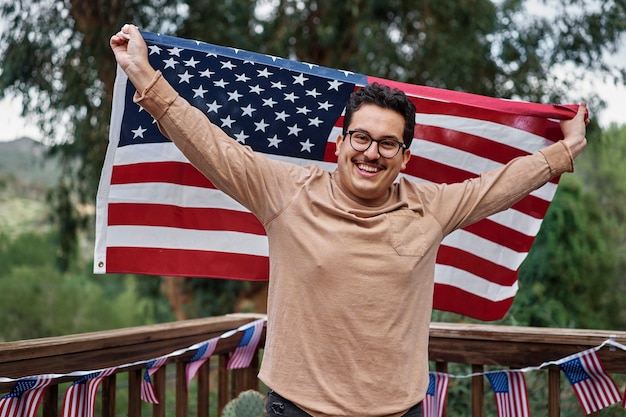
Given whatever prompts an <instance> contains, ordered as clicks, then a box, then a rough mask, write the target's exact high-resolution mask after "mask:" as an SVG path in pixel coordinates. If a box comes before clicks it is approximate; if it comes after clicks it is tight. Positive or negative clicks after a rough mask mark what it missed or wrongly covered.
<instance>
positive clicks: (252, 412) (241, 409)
mask: <svg viewBox="0 0 626 417" xmlns="http://www.w3.org/2000/svg"><path fill="white" fill-rule="evenodd" d="M264 415H265V397H264V396H263V395H262V394H261V393H259V392H257V391H254V390H248V391H243V392H242V393H240V394H239V395H238V396H237V397H236V398H233V399H232V400H230V402H229V403H228V404H226V406H225V407H224V411H222V417H263V416H264Z"/></svg>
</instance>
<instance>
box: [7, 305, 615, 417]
mask: <svg viewBox="0 0 626 417" xmlns="http://www.w3.org/2000/svg"><path fill="white" fill-rule="evenodd" d="M266 321H267V317H263V318H260V319H258V320H255V321H252V322H250V323H246V324H244V325H242V326H240V327H238V328H237V329H233V330H229V331H227V332H225V333H224V334H222V335H221V336H217V337H214V338H212V339H209V340H206V341H204V342H200V343H196V344H193V345H191V346H189V347H187V348H185V349H179V350H176V351H174V352H171V353H169V354H167V355H163V356H160V357H158V358H154V359H150V360H145V361H138V362H133V363H128V364H123V365H119V366H116V367H112V368H107V369H100V370H95V371H94V370H92V371H74V372H71V373H67V374H45V375H36V376H29V377H23V378H18V379H13V378H3V377H0V383H11V382H15V386H14V387H13V389H12V390H11V392H10V393H8V394H6V395H4V396H3V397H2V398H0V417H35V416H36V414H37V409H38V407H39V404H40V402H41V400H42V398H43V395H44V393H45V391H46V389H47V388H48V386H50V385H51V384H52V382H53V381H54V380H55V379H59V378H68V377H69V378H75V380H74V382H73V383H72V384H71V385H70V387H69V388H68V389H67V391H66V393H65V396H64V399H63V408H62V410H63V413H62V417H79V416H80V417H93V416H94V409H95V399H96V393H97V391H98V387H99V385H100V383H101V382H102V381H103V380H104V379H105V378H106V377H107V376H109V375H112V374H114V373H116V372H118V371H122V370H123V369H126V368H130V367H136V366H142V365H145V366H146V369H145V371H144V374H143V379H142V382H141V399H142V400H143V401H145V402H148V403H151V404H158V403H159V399H158V398H157V396H156V393H155V391H154V387H153V385H152V375H154V374H155V373H156V372H157V371H158V370H159V368H160V367H161V366H163V365H164V364H165V363H166V362H167V360H168V359H169V358H172V357H177V356H181V355H183V354H184V353H187V352H191V351H193V352H194V355H193V357H192V358H191V359H190V360H189V361H188V362H187V364H186V368H185V369H186V381H187V385H189V384H190V382H191V380H192V379H193V378H194V377H195V375H196V373H197V371H198V369H199V368H200V367H201V366H202V365H203V364H204V363H205V362H206V361H207V360H208V359H209V358H210V357H211V356H212V355H213V353H214V352H215V349H216V347H217V344H218V341H219V340H220V339H227V338H229V337H232V336H233V335H235V334H236V333H239V332H243V334H242V336H241V339H240V341H239V343H238V344H237V347H236V348H235V350H234V352H233V354H232V355H231V357H230V359H229V361H228V363H227V365H226V367H227V369H239V368H247V367H248V366H250V363H251V362H252V359H253V357H254V353H255V352H256V349H257V346H258V344H259V341H260V338H261V333H262V331H263V326H264V324H265V322H266ZM605 346H609V347H611V348H612V349H615V348H617V349H620V350H623V351H625V352H626V346H624V345H622V344H621V343H618V342H616V341H615V340H614V339H613V338H609V339H607V340H605V341H604V342H603V343H602V344H600V345H599V346H596V347H594V348H591V349H588V350H585V351H582V352H578V353H575V354H573V355H570V356H567V357H565V358H562V359H559V360H556V361H549V362H544V363H542V364H541V365H539V366H534V367H527V368H523V369H516V370H499V371H488V372H480V373H471V374H467V375H452V374H448V373H444V372H430V373H429V385H428V389H427V392H426V397H425V398H424V402H423V405H424V406H423V415H424V417H442V415H443V410H444V407H445V403H446V399H447V394H448V386H449V382H450V379H451V378H472V377H475V376H485V377H486V378H487V379H488V381H489V383H490V385H491V387H492V389H493V392H494V396H495V400H496V408H497V412H498V417H511V416H516V417H529V416H530V412H529V407H528V392H527V390H526V381H525V378H524V374H525V373H527V372H531V371H537V370H541V369H543V368H546V367H548V366H551V365H556V366H559V368H560V369H561V371H563V373H564V374H565V376H566V377H567V379H568V381H569V382H570V384H571V385H572V388H573V389H574V392H575V394H576V397H577V398H578V402H579V404H580V406H581V407H582V409H583V411H584V412H585V414H587V415H589V414H591V413H594V412H597V411H599V410H601V409H603V408H606V407H608V406H610V405H613V404H615V403H617V402H619V401H620V400H621V401H622V407H623V408H624V409H626V392H625V393H624V395H623V396H622V395H621V394H620V391H619V389H618V387H617V384H616V383H615V381H613V379H612V378H611V377H610V376H609V375H608V374H607V373H606V371H605V369H604V366H603V365H602V362H601V361H600V358H599V357H598V355H597V351H599V350H600V349H602V348H603V347H605Z"/></svg>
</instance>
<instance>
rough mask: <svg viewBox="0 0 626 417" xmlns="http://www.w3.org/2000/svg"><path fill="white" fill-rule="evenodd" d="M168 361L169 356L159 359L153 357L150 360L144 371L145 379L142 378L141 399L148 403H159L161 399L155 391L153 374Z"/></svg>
mask: <svg viewBox="0 0 626 417" xmlns="http://www.w3.org/2000/svg"><path fill="white" fill-rule="evenodd" d="M165 362H167V356H162V357H160V358H157V359H153V360H151V361H148V363H147V364H146V370H145V371H144V373H143V379H142V380H141V399H142V401H145V402H147V403H151V404H159V399H158V398H157V396H156V393H155V392H154V386H153V385H152V379H151V376H152V375H154V374H155V373H156V371H158V370H159V368H161V366H163V365H165Z"/></svg>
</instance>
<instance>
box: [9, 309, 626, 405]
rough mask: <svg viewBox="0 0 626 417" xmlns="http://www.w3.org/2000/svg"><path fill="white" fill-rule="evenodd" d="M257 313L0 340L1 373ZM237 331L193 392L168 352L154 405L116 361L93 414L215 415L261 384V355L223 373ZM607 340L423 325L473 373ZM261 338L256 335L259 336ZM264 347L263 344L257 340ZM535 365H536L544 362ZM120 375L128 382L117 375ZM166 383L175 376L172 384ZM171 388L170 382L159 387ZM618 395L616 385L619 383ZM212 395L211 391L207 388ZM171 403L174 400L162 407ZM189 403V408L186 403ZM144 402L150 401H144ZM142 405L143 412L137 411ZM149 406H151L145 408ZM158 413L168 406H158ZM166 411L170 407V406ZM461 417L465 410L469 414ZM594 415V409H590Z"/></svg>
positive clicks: (145, 344)
mask: <svg viewBox="0 0 626 417" xmlns="http://www.w3.org/2000/svg"><path fill="white" fill-rule="evenodd" d="M256 318H258V317H257V316H254V315H228V316H220V317H212V318H206V319H197V320H186V321H178V322H173V323H166V324H157V325H151V326H142V327H134V328H127V329H119V330H111V331H103V332H94V333H86V334H76V335H69V336H62V337H52V338H42V339H34V340H24V341H18V342H8V343H0V377H4V378H15V379H16V378H20V377H25V376H34V375H44V374H64V375H65V374H69V373H72V372H74V371H78V370H99V369H106V368H110V367H114V366H119V365H122V364H133V363H135V362H141V361H145V360H149V359H152V358H157V357H160V356H163V355H167V354H169V353H171V352H173V351H176V350H179V349H184V348H186V347H188V346H192V345H194V344H196V343H200V342H203V341H206V340H208V339H211V338H213V337H218V336H221V335H223V334H225V333H226V332H228V331H229V330H232V329H236V328H238V327H239V326H241V325H244V324H246V323H248V322H251V321H253V320H254V319H256ZM240 338H241V333H238V334H237V333H236V334H234V335H233V336H232V337H228V338H224V339H220V342H219V343H218V345H217V348H216V350H215V353H214V356H213V359H212V360H211V361H210V362H207V363H206V364H205V365H203V367H202V368H200V370H199V372H198V376H197V377H196V379H195V381H194V384H195V385H194V389H193V395H192V391H190V389H189V387H188V386H187V384H186V378H185V365H186V363H187V362H188V361H189V359H190V358H191V356H192V354H193V352H189V353H186V354H182V355H179V356H174V357H172V358H170V360H169V361H168V362H167V364H166V365H165V366H163V367H162V368H160V369H159V371H158V372H157V373H156V374H154V375H153V384H154V387H155V391H156V394H157V397H158V398H159V399H160V403H159V404H155V405H150V404H147V403H145V402H142V401H141V400H140V386H141V380H142V377H143V371H144V370H145V365H142V366H140V365H137V366H135V367H132V366H131V367H126V368H123V369H122V371H121V372H120V373H117V374H114V375H112V376H110V377H108V378H107V379H105V380H104V382H103V384H102V389H101V401H99V404H98V411H99V413H100V414H101V415H102V416H103V417H113V416H115V415H117V414H122V415H128V416H129V417H139V416H141V415H151V416H154V417H162V416H165V415H166V414H167V415H174V414H175V415H176V417H187V416H190V415H193V416H198V417H209V416H210V415H221V411H222V409H223V407H224V406H225V405H226V403H227V402H228V401H229V400H230V399H231V398H233V397H235V396H236V395H237V394H238V393H239V392H241V391H244V390H247V389H258V390H261V391H263V390H264V387H262V386H260V385H259V381H258V379H257V378H256V374H257V372H258V366H259V356H260V355H261V353H262V352H261V353H260V354H259V355H257V357H256V358H255V360H253V363H252V364H251V366H250V367H249V368H246V369H240V370H231V371H229V370H227V369H226V364H227V362H228V359H229V356H230V355H231V353H232V351H233V350H234V348H235V347H236V346H237V344H238V343H239V340H240ZM607 339H612V340H614V341H615V342H617V343H620V344H622V345H624V344H626V332H610V331H598V330H579V329H547V328H529V327H509V326H497V325H468V324H450V323H433V324H432V325H431V329H430V346H429V359H430V360H431V361H432V363H433V367H435V368H436V369H437V370H439V371H443V372H448V367H449V364H453V363H458V364H468V365H469V366H470V367H471V372H472V373H476V374H480V373H482V372H484V371H485V369H489V368H490V367H491V366H498V367H506V368H526V367H533V366H538V365H541V364H543V363H545V362H549V361H554V360H558V359H561V358H564V357H566V356H569V355H571V354H574V353H577V352H581V351H584V350H587V349H589V348H593V347H596V346H599V345H600V344H602V343H603V342H604V341H605V340H607ZM263 341H264V339H262V340H261V343H263ZM260 348H261V349H262V345H261V346H260ZM599 356H600V358H601V360H602V362H603V364H604V366H605V368H606V370H607V372H609V373H611V374H626V352H624V351H623V350H621V349H610V348H603V349H601V350H600V351H599ZM542 369H543V368H542ZM545 372H547V373H548V381H549V383H548V386H549V388H548V390H549V393H548V397H549V400H548V404H546V409H547V410H548V415H549V416H550V417H558V416H559V415H560V397H561V396H560V379H561V373H560V371H559V368H558V366H556V365H550V366H548V367H547V368H545ZM71 379H72V378H65V379H63V378H61V379H59V380H55V381H54V383H53V385H51V386H50V387H49V388H48V390H47V391H46V394H45V396H44V399H43V402H42V409H43V417H56V416H58V415H60V405H61V404H59V402H60V400H62V396H63V391H62V389H60V388H59V387H60V386H61V387H62V386H63V384H68V383H69V382H70V381H71ZM126 379H127V383H126V382H125V381H126ZM171 380H173V382H172V381H171ZM471 380H472V382H471V390H472V403H471V404H472V405H471V408H472V411H471V415H472V416H474V417H482V416H483V415H484V413H485V412H484V408H485V407H484V392H485V387H484V378H483V377H482V376H475V377H472V378H471ZM12 385H13V384H12V383H4V384H0V392H3V393H6V392H8V391H10V390H11V388H12ZM168 385H169V386H171V385H173V387H172V388H171V389H169V390H168V389H167V388H166V387H167V386H168ZM620 388H621V389H622V392H623V387H620ZM120 392H123V393H124V396H125V400H126V401H127V403H128V406H127V410H124V411H123V412H120V411H116V409H118V408H119V404H118V401H117V400H118V396H119V395H120ZM211 392H213V394H212V395H210V394H209V393H211ZM168 401H169V402H170V403H172V402H173V404H168ZM191 405H193V407H192V406H191ZM148 406H150V407H148ZM142 407H143V412H142ZM150 408H151V409H150ZM166 410H168V411H167V413H166ZM169 410H172V411H169ZM466 415H470V413H469V412H468V413H467V414H466ZM598 415H599V413H598Z"/></svg>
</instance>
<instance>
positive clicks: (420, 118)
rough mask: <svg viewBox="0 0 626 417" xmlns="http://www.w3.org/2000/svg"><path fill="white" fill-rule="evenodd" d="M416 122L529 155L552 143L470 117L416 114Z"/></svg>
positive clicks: (537, 136) (526, 133) (532, 134)
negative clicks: (473, 137) (478, 138)
mask: <svg viewBox="0 0 626 417" xmlns="http://www.w3.org/2000/svg"><path fill="white" fill-rule="evenodd" d="M415 122H416V123H418V124H421V125H425V126H435V127H441V128H445V129H450V130H455V131H457V132H463V133H468V134H470V135H474V136H480V137H483V138H485V139H487V140H491V141H493V142H498V143H502V144H505V145H507V146H510V147H512V148H516V149H520V150H522V151H525V152H528V153H535V152H536V151H538V150H539V149H541V148H545V147H546V146H548V145H550V144H551V143H552V142H551V141H549V140H548V139H546V138H544V137H542V136H539V135H536V134H534V133H530V132H527V131H525V130H521V129H517V128H514V127H511V126H508V125H503V124H499V123H495V122H490V121H485V120H478V119H472V118H468V117H459V116H448V115H444V114H423V113H416V114H415Z"/></svg>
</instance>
